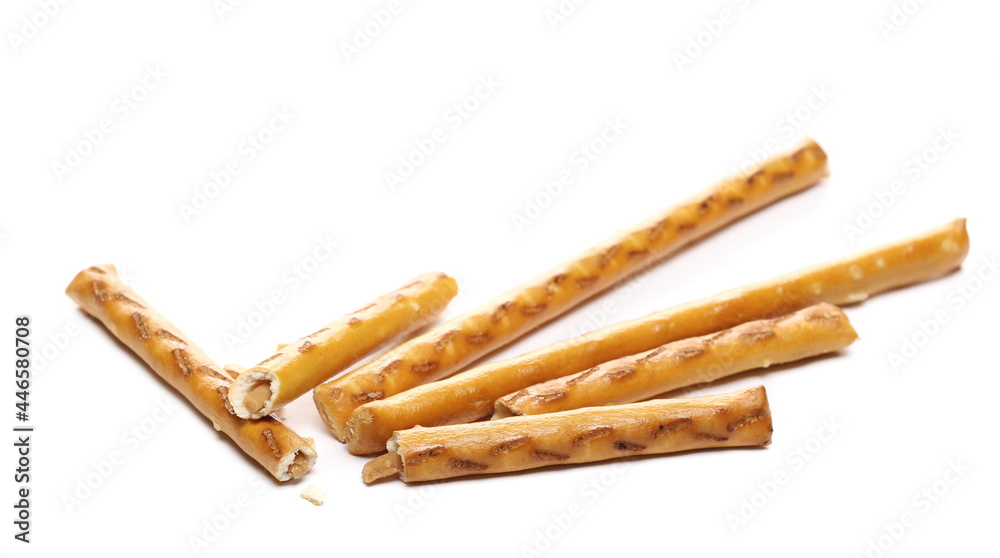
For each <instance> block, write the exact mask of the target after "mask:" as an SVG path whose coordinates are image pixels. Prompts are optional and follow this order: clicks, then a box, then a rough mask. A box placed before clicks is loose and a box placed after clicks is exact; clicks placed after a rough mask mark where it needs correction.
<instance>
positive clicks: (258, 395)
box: [243, 380, 274, 413]
mask: <svg viewBox="0 0 1000 558" xmlns="http://www.w3.org/2000/svg"><path fill="white" fill-rule="evenodd" d="M272 395H274V394H273V393H272V392H271V382H269V381H268V380H258V381H257V382H256V383H254V385H253V387H252V388H250V391H248V392H247V396H246V397H245V398H244V399H243V404H244V406H245V407H246V408H247V409H249V410H250V411H251V412H253V413H259V412H261V411H263V410H264V405H265V404H267V402H268V400H270V399H271V396H272Z"/></svg>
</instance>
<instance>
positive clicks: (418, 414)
mask: <svg viewBox="0 0 1000 558" xmlns="http://www.w3.org/2000/svg"><path fill="white" fill-rule="evenodd" d="M968 251H969V236H968V234H967V233H966V231H965V220H964V219H957V220H955V221H952V222H951V223H948V224H946V225H943V226H940V227H936V228H934V229H931V230H929V231H926V232H923V233H921V234H919V235H917V236H914V237H910V238H907V239H904V240H901V241H899V242H895V243H892V244H887V245H884V246H880V247H877V248H872V249H869V250H866V251H863V252H860V253H857V254H855V255H852V256H848V257H847V258H844V259H840V260H835V261H832V262H827V263H824V264H820V265H816V266H813V267H808V268H805V269H801V270H799V271H794V272H792V273H789V274H787V275H782V276H778V277H775V278H773V279H769V280H767V281H763V282H760V283H756V284H752V285H748V286H744V287H740V288H737V289H733V290H730V291H726V292H724V293H721V294H718V295H716V296H713V297H709V298H706V299H702V300H699V301H695V302H690V303H687V304H682V305H680V306H675V307H673V308H669V309H666V310H662V311H660V312H656V313H654V314H650V315H648V316H646V317H644V318H640V319H638V320H632V321H628V322H622V323H619V324H614V325H611V326H608V327H605V328H603V329H599V330H597V331H594V332H591V333H587V334H585V335H580V336H578V337H575V338H573V339H569V340H566V341H563V342H561V343H556V344H554V345H550V346H548V347H543V348H541V349H538V350H535V351H532V352H530V353H527V354H525V355H522V356H519V357H515V358H512V359H508V360H504V361H499V362H492V363H489V364H485V365H483V366H480V367H478V368H474V369H472V370H468V371H466V372H463V373H461V374H458V375H456V376H454V377H451V378H448V379H447V380H442V381H440V382H436V383H434V384H430V385H426V386H420V387H418V388H415V389H412V390H410V391H408V392H405V393H401V394H399V395H396V396H393V397H391V398H388V399H385V400H383V401H373V402H371V403H368V404H366V405H364V406H363V407H360V408H359V409H357V410H356V411H355V412H354V416H353V417H352V418H351V421H350V423H349V424H348V429H347V431H348V449H349V450H350V451H351V453H355V454H368V453H374V452H377V451H380V450H382V449H384V448H385V442H386V441H387V440H388V439H389V437H390V436H392V433H393V431H396V430H403V429H406V428H411V427H413V426H414V425H417V424H422V425H424V426H436V425H441V424H455V423H460V422H469V421H473V420H476V419H479V418H483V417H486V416H489V415H490V413H491V412H492V411H493V403H494V402H495V401H496V400H497V399H499V398H500V397H503V396H504V395H507V394H508V393H514V392H515V391H518V390H521V389H524V388H526V387H528V386H531V385H534V384H537V383H539V382H545V381H548V380H552V379H554V378H558V377H560V376H565V375H567V374H573V373H576V372H581V371H583V370H586V369H588V368H591V367H593V366H597V365H598V364H601V363H602V362H607V361H609V360H612V359H615V358H621V357H624V356H627V355H633V354H636V353H640V352H643V351H649V350H651V349H655V348H656V347H658V346H660V345H663V344H664V343H670V342H672V341H677V340H680V339H686V338H688V337H695V336H698V335H707V334H709V333H713V332H716V331H720V330H723V329H726V328H729V327H733V326H736V325H739V324H741V323H744V322H748V321H750V320H760V319H767V318H773V317H776V316H781V315H784V314H787V313H789V312H793V311H795V310H799V309H802V308H805V307H806V306H810V305H813V304H817V303H820V302H829V303H831V304H845V303H852V302H860V301H862V300H865V299H866V298H868V297H869V296H870V295H873V294H876V293H879V292H882V291H886V290H889V289H893V288H896V287H900V286H903V285H909V284H912V283H917V282H919V281H924V280H927V279H930V278H931V277H935V276H938V275H941V274H943V273H946V272H948V271H951V270H953V269H955V268H957V267H959V266H960V265H961V264H962V260H964V259H965V256H966V254H967V253H968Z"/></svg>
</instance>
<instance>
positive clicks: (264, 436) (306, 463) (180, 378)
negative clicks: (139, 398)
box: [66, 265, 316, 481]
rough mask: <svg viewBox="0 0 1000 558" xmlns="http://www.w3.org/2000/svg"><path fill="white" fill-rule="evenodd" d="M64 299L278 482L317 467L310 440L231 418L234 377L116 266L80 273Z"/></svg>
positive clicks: (280, 427)
mask: <svg viewBox="0 0 1000 558" xmlns="http://www.w3.org/2000/svg"><path fill="white" fill-rule="evenodd" d="M66 294H67V295H69V297H70V298H72V299H73V300H75V301H76V303H77V304H79V305H80V307H81V308H83V309H84V310H85V311H87V313H88V314H90V315H92V316H94V317H95V318H97V319H98V320H100V321H101V323H103V324H104V326H105V327H107V328H108V330H109V331H111V333H113V334H114V336H115V337H117V338H118V339H119V340H120V341H121V342H122V343H124V344H125V345H126V346H128V348H130V349H132V351H133V352H135V354H137V355H139V357H141V358H142V360H144V361H146V364H148V365H149V367H150V368H152V369H153V371H154V372H156V373H157V374H158V375H159V376H160V377H161V378H163V379H164V380H165V381H166V382H167V383H168V384H170V385H171V387H173V388H174V389H176V390H177V391H179V392H180V394H181V395H183V396H184V398H185V399H187V400H188V401H190V402H191V404H192V405H194V407H195V408H196V409H198V412H200V413H201V414H203V415H205V416H206V417H208V419H209V420H211V421H212V424H213V425H214V426H215V428H216V429H217V430H221V431H222V432H224V433H225V434H226V435H227V436H229V437H230V438H232V440H233V441H234V442H236V445H238V446H239V447H240V449H242V450H243V451H244V452H246V454H247V455H249V456H250V457H252V458H253V459H254V460H255V461H257V462H258V463H260V464H261V466H263V467H264V468H265V469H267V472H269V473H271V474H272V475H274V478H276V479H278V480H279V481H286V480H291V479H293V478H294V479H297V478H299V477H301V476H302V475H304V474H306V472H308V471H309V469H310V468H311V467H312V466H313V463H315V462H316V451H315V450H314V449H313V446H312V440H311V439H308V438H302V437H300V436H299V435H298V434H296V433H295V432H293V431H292V429H291V428H288V427H287V426H285V425H284V424H282V423H280V422H278V421H277V420H275V419H273V418H270V417H268V418H264V419H260V420H245V419H241V418H238V417H236V416H235V415H233V414H232V413H231V412H230V410H229V408H228V406H227V400H226V392H227V391H228V390H229V385H230V383H232V380H231V379H230V377H229V376H228V375H227V374H226V373H225V372H224V371H223V370H222V368H220V367H219V366H218V365H216V364H215V363H214V362H212V361H211V360H210V359H209V358H208V356H207V355H205V353H204V352H202V350H201V349H199V348H198V347H197V346H196V345H195V344H194V343H192V342H191V340H190V339H188V338H187V337H185V336H184V334H183V333H181V331H180V330H179V329H177V326H175V325H174V324H172V323H170V322H168V321H167V320H166V318H164V317H163V316H161V315H160V314H159V313H158V312H157V311H156V310H154V309H153V307H152V306H150V305H149V303H148V302H146V301H145V300H143V299H142V298H141V297H139V295H138V294H136V292H135V291H133V290H132V289H131V288H130V287H128V286H127V285H125V284H124V283H123V282H122V281H121V279H120V278H119V277H118V273H117V271H116V270H115V268H114V266H111V265H100V266H94V267H90V268H87V269H85V270H83V271H81V272H80V273H79V274H77V276H76V278H74V279H73V282H72V283H70V284H69V287H67V288H66ZM202 461H204V460H202Z"/></svg>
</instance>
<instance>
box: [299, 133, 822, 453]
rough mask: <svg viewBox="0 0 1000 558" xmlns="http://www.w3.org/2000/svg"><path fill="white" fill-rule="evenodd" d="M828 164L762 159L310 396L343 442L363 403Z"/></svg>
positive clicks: (567, 302) (817, 174)
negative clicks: (746, 171) (751, 168)
mask: <svg viewBox="0 0 1000 558" xmlns="http://www.w3.org/2000/svg"><path fill="white" fill-rule="evenodd" d="M826 160H827V157H826V153H824V152H823V150H822V149H821V148H820V146H819V145H817V144H816V143H815V142H813V141H806V142H804V143H803V145H801V146H799V147H797V148H795V149H793V150H791V151H789V152H787V153H783V154H779V155H775V156H774V157H771V158H770V159H767V160H766V161H763V162H762V163H760V164H759V165H758V166H757V167H755V169H754V171H753V172H752V173H751V174H748V175H735V176H732V177H730V178H727V179H725V180H723V181H721V182H719V183H718V184H716V185H715V186H713V187H712V188H710V189H709V190H708V191H707V192H703V193H701V194H699V195H697V196H695V197H693V198H691V199H689V200H687V201H685V202H682V203H680V204H679V205H676V206H674V207H671V208H668V209H666V210H663V211H661V212H659V213H658V214H656V215H655V216H653V217H652V218H651V219H649V220H647V221H644V222H642V223H639V224H638V225H636V226H634V227H631V228H629V229H627V230H625V231H623V232H621V233H619V234H616V235H615V236H613V237H611V238H609V239H607V240H605V241H604V242H602V243H600V244H599V245H597V246H596V247H594V248H591V249H589V250H587V251H585V252H583V253H582V254H579V255H577V256H576V257H574V258H571V259H570V260H568V261H566V262H564V263H562V264H560V265H558V266H556V267H555V268H553V269H550V270H549V271H547V272H545V273H543V274H541V275H539V276H538V277H536V278H534V279H532V280H530V281H528V282H527V283H524V284H522V285H519V286H517V287H515V288H514V289H512V290H510V291H508V292H507V293H505V294H503V295H501V296H500V297H498V298H495V299H493V300H491V301H489V302H487V303H486V304H484V305H482V306H480V307H478V308H476V309H474V310H472V311H470V312H467V313H465V314H463V315H461V316H458V317H456V318H454V319H452V320H450V321H448V322H446V323H444V324H442V325H440V326H438V327H436V328H434V329H433V330H431V331H429V332H427V333H426V334H424V335H421V336H420V337H417V338H415V339H412V340H410V341H409V342H407V343H405V344H403V345H400V346H399V347H397V348H395V349H393V350H391V351H389V352H387V353H386V354H384V355H382V356H381V357H380V358H378V359H376V360H374V361H372V362H370V363H368V364H366V365H364V366H361V367H359V368H357V369H356V370H354V371H352V372H349V373H347V374H345V375H344V376H342V377H340V378H337V379H335V380H333V381H332V382H328V383H326V384H323V385H320V386H319V387H317V388H316V389H315V390H314V392H313V398H314V399H315V401H316V408H317V410H318V411H319V413H320V416H321V417H322V418H323V422H325V423H326V425H327V426H328V427H329V428H330V430H331V432H333V434H334V435H335V436H336V437H337V439H339V440H341V441H343V440H345V438H346V435H347V434H346V430H345V428H346V424H347V421H348V419H350V417H351V413H352V412H353V411H354V409H356V408H358V407H359V406H361V405H363V404H364V403H367V402H369V401H375V400H379V399H384V398H386V397H389V396H391V395H394V394H397V393H401V392H404V391H406V390H408V389H410V388H413V387H416V386H419V385H422V384H426V383H429V382H433V381H435V380H439V379H441V378H444V377H447V376H450V375H451V374H454V373H455V372H458V371H459V370H461V369H462V368H463V367H465V366H466V365H468V364H470V363H471V362H472V361H474V360H476V359H478V358H480V357H482V356H484V355H486V354H487V353H489V352H491V351H493V350H495V349H498V348H500V347H502V346H504V345H506V344H508V343H510V342H511V341H513V340H515V339H517V338H518V337H520V336H521V335H523V334H525V333H527V332H528V331H530V330H532V329H534V328H536V327H538V326H540V325H542V324H544V323H546V322H548V321H549V320H552V319H553V318H555V317H556V316H559V315H561V314H562V313H564V312H566V311H567V310H569V309H571V308H573V307H575V306H576V305H578V304H580V303H581V302H583V301H584V300H586V299H588V298H590V297H592V296H594V295H596V294H597V293H599V292H601V291H603V290H605V289H607V288H608V287H611V286H612V285H615V284H616V283H619V282H621V281H622V280H624V279H625V278H627V277H629V276H631V275H632V274H634V273H635V272H637V271H639V270H641V269H643V268H645V267H648V266H649V265H651V264H653V263H655V262H657V261H660V260H663V259H664V258H666V257H667V256H669V255H671V254H673V253H675V252H677V251H678V250H680V249H681V248H683V247H684V246H686V245H688V244H690V243H692V242H694V241H695V240H697V239H700V238H703V237H705V236H707V235H708V234H709V233H711V232H713V231H715V230H718V229H720V228H722V227H724V226H726V225H728V224H730V223H732V222H734V221H736V220H737V219H739V218H741V217H743V216H745V215H748V214H750V213H753V212H755V211H757V210H760V209H761V208H764V207H766V206H768V205H770V204H772V203H774V202H776V201H778V200H780V199H782V198H784V197H786V196H789V195H791V194H794V193H796V192H799V191H801V190H803V189H805V188H807V187H809V186H812V185H813V184H815V183H816V182H817V181H819V180H820V179H821V178H823V177H824V176H826V175H827V164H826ZM505 393H506V392H505ZM490 405H492V401H491V402H490ZM386 439H388V434H386ZM384 442H385V440H382V443H384Z"/></svg>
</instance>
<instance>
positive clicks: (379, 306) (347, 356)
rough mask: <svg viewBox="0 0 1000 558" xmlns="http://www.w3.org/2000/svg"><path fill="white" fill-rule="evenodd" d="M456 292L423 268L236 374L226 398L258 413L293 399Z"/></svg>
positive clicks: (450, 282)
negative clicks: (405, 282) (416, 275)
mask: <svg viewBox="0 0 1000 558" xmlns="http://www.w3.org/2000/svg"><path fill="white" fill-rule="evenodd" d="M456 293H458V285H457V284H456V283H455V280H454V279H452V278H451V277H448V276H447V275H445V274H444V273H425V274H424V275H421V276H419V277H417V278H415V279H413V280H412V281H410V282H409V283H407V285H406V286H404V287H401V288H399V289H397V290H395V291H393V292H391V293H389V294H385V295H382V296H380V297H379V298H377V299H375V300H374V301H373V302H372V303H371V304H369V305H368V306H365V307H364V308H362V309H361V310H358V311H356V312H354V313H352V314H348V315H347V316H344V317H343V318H341V319H339V320H337V321H335V322H331V323H330V324H327V326H326V327H324V328H323V329H321V330H319V331H317V332H315V333H313V334H311V335H307V336H306V337H303V338H302V339H299V340H298V341H296V342H295V343H290V344H287V345H284V346H282V347H280V348H279V349H278V351H277V352H276V353H275V354H273V355H272V356H270V357H268V358H266V359H265V360H264V361H263V362H261V363H260V364H258V365H257V366H254V367H253V368H250V369H249V370H246V371H245V372H243V373H242V374H240V375H239V377H238V378H236V381H234V382H233V385H232V387H231V388H230V390H229V403H230V405H231V406H232V408H233V412H235V413H236V415H237V416H239V417H241V418H260V417H264V416H267V415H269V414H271V413H272V412H274V411H275V410H276V409H278V408H280V407H282V406H284V405H285V404H287V403H290V402H292V401H294V400H295V399H297V398H298V397H299V396H300V395H302V394H303V393H306V392H307V391H309V390H311V389H312V388H314V387H316V386H317V385H319V384H320V383H321V382H324V381H326V380H329V379H330V378H331V377H332V376H333V375H334V374H336V373H338V372H341V371H343V370H345V369H347V367H349V366H351V365H352V364H354V363H355V362H357V361H359V360H361V359H362V358H364V357H365V356H367V355H369V354H371V353H372V352H374V351H376V350H378V349H379V348H380V347H383V346H385V345H386V344H388V343H390V342H391V341H392V340H393V339H397V338H399V337H401V336H403V335H407V334H409V333H411V332H413V331H415V330H416V329H418V328H421V327H423V326H425V325H427V324H428V323H429V322H430V321H431V320H433V319H434V318H435V317H436V316H437V315H438V314H440V313H441V311H442V310H444V307H445V306H447V305H448V302H450V301H451V299H452V298H454V297H455V294H456Z"/></svg>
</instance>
